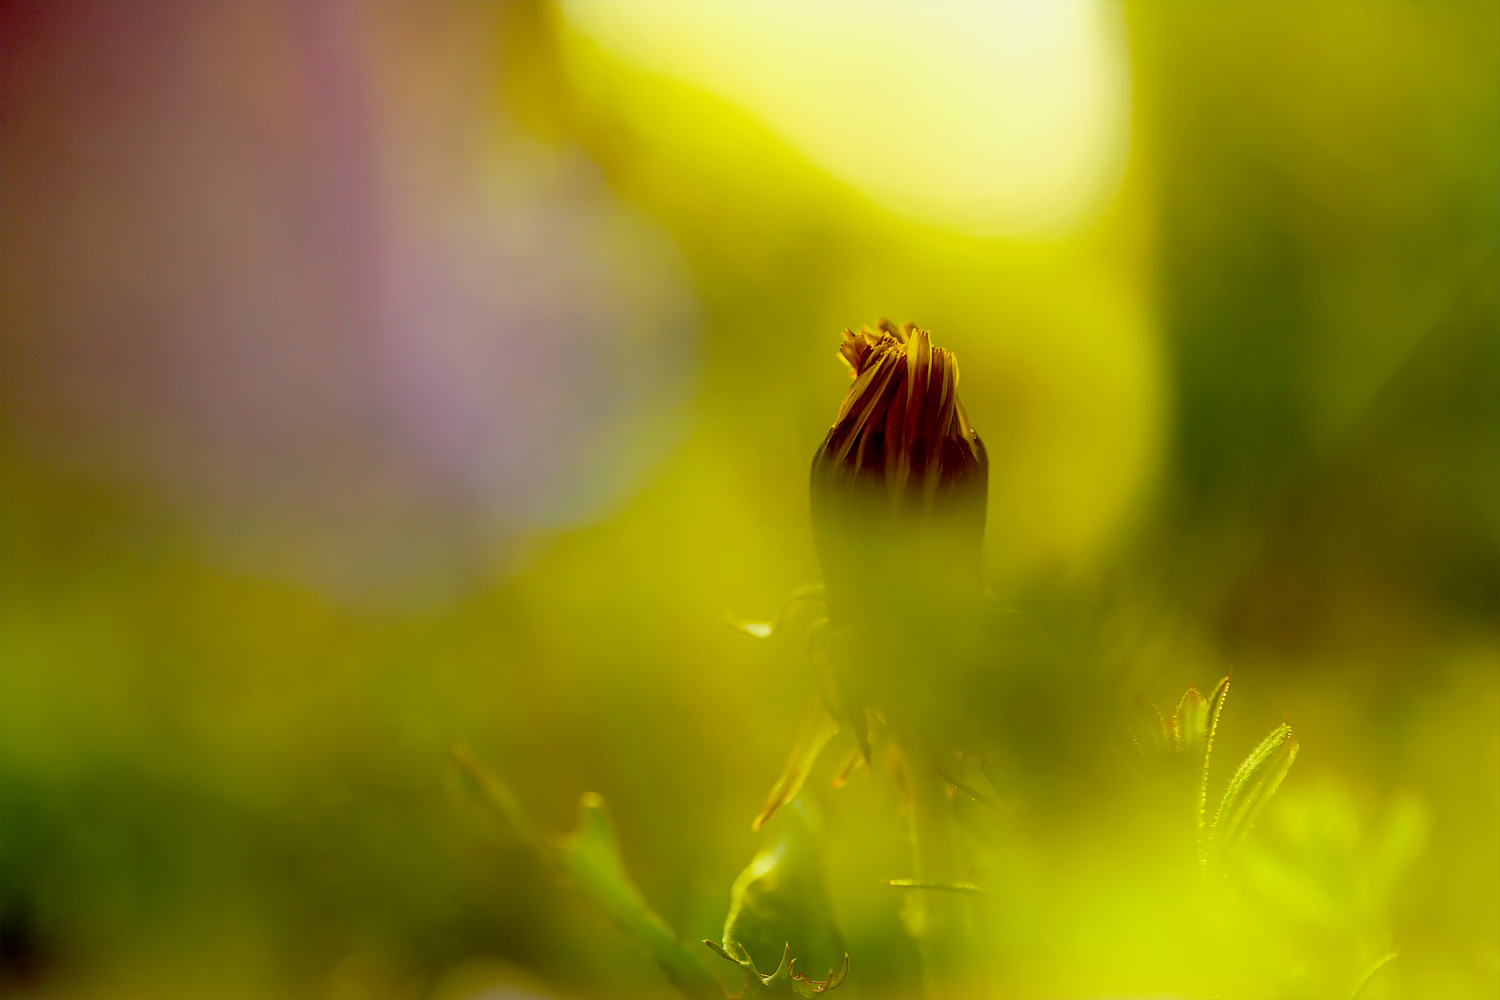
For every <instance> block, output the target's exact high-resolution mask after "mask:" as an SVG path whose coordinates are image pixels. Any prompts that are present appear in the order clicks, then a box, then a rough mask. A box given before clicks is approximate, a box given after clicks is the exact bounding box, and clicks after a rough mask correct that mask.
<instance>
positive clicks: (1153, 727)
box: [1135, 694, 1172, 757]
mask: <svg viewBox="0 0 1500 1000" xmlns="http://www.w3.org/2000/svg"><path fill="white" fill-rule="evenodd" d="M1171 734H1172V723H1171V721H1170V720H1169V719H1167V717H1166V716H1164V715H1162V714H1161V709H1159V708H1157V707H1156V702H1154V701H1152V700H1151V699H1150V698H1147V697H1145V696H1144V695H1139V694H1138V695H1136V696H1135V741H1136V747H1137V748H1138V749H1139V750H1140V751H1141V754H1142V755H1143V756H1146V757H1154V756H1156V755H1157V754H1160V753H1162V752H1164V751H1165V750H1166V749H1167V748H1168V747H1169V746H1171V745H1172V735H1171Z"/></svg>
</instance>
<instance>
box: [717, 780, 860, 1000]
mask: <svg viewBox="0 0 1500 1000" xmlns="http://www.w3.org/2000/svg"><path fill="white" fill-rule="evenodd" d="M776 829H777V836H776V838H775V839H774V840H773V841H772V842H771V843H770V844H769V845H767V846H766V847H765V848H764V849H762V850H761V851H760V852H759V853H757V854H756V855H755V858H754V859H753V860H752V861H751V862H750V864H749V865H747V866H746V867H745V869H744V871H742V872H740V874H739V877H738V878H736V879H735V881H734V886H733V887H732V888H731V889H730V893H729V915H728V916H727V917H726V918H725V920H724V936H723V943H722V945H720V944H715V943H714V942H712V941H705V942H704V944H706V945H708V947H710V948H711V949H713V951H714V952H715V953H716V954H718V955H720V956H721V957H723V958H726V959H728V960H729V961H731V962H734V963H735V965H737V966H739V968H740V970H741V972H742V973H743V974H744V976H745V983H746V993H745V995H746V996H792V995H795V996H803V997H806V996H813V995H816V994H818V993H823V992H826V991H828V990H831V989H834V988H836V987H838V986H839V985H840V984H841V983H842V982H843V981H844V978H845V976H847V975H848V972H849V956H848V954H847V953H844V951H843V938H842V935H840V934H839V932H838V928H837V926H836V924H835V922H834V919H833V910H832V906H831V904H830V902H829V898H828V888H827V877H826V875H825V873H824V871H823V863H822V858H821V852H820V847H819V843H818V839H817V836H816V832H815V829H814V826H813V823H812V821H811V818H810V816H809V811H808V807H807V806H805V805H803V804H802V803H801V802H794V803H793V804H792V807H791V808H789V809H787V810H784V811H783V812H781V813H780V815H779V819H778V823H777V824H776ZM840 954H842V955H843V960H842V964H841V965H840V966H839V967H838V968H837V969H835V968H834V964H835V962H836V961H837V959H838V956H839V955H840ZM757 955H758V956H760V962H761V964H763V965H766V966H770V965H771V963H772V962H775V963H776V964H775V966H774V968H773V971H772V972H770V973H762V972H760V971H759V969H760V965H758V964H757V962H756V956H757ZM798 961H802V962H803V963H804V964H807V963H812V964H814V966H815V967H816V966H817V965H818V964H826V965H827V966H828V970H829V971H828V977H827V978H826V979H822V980H817V979H809V978H807V977H805V976H802V975H799V974H798V972H797V968H796V963H797V962H798Z"/></svg>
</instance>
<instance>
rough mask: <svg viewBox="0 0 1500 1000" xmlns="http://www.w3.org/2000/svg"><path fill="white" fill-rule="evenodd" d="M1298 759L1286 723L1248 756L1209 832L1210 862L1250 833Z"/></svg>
mask: <svg viewBox="0 0 1500 1000" xmlns="http://www.w3.org/2000/svg"><path fill="white" fill-rule="evenodd" d="M1296 759H1297V740H1296V739H1295V738H1294V737H1293V736H1292V727H1291V726H1288V725H1286V724H1284V723H1283V724H1282V725H1280V726H1277V727H1276V728H1275V729H1273V730H1271V732H1270V734H1269V735H1268V736H1266V738H1265V739H1264V740H1262V741H1261V742H1260V745H1259V746H1258V747H1256V748H1255V749H1254V750H1253V751H1251V753H1250V756H1248V757H1246V758H1245V760H1244V762H1243V763H1242V764H1240V766H1239V769H1238V770H1236V771H1235V772H1234V777H1232V778H1230V779H1229V787H1228V788H1226V789H1225V790H1224V798H1223V800H1222V801H1221V802H1220V803H1219V811H1218V814H1217V815H1216V816H1215V817H1214V824H1213V828H1212V830H1210V831H1209V836H1208V844H1207V847H1206V854H1205V856H1206V858H1207V859H1208V860H1209V861H1210V862H1218V861H1222V860H1223V859H1224V857H1225V856H1226V855H1227V854H1228V853H1229V852H1230V851H1232V850H1233V849H1234V848H1235V847H1236V846H1237V845H1238V844H1239V842H1240V841H1241V840H1243V839H1244V837H1245V835H1246V834H1247V833H1249V832H1250V828H1251V827H1253V826H1254V825H1255V821H1256V820H1257V819H1259V818H1260V814H1261V813H1262V812H1263V811H1264V810H1265V808H1266V804H1267V803H1268V802H1270V801H1271V796H1273V795H1275V794H1276V789H1277V788H1280V787H1281V781H1282V779H1283V778H1285V777H1286V773H1287V771H1289V770H1290V769H1291V766H1292V761H1294V760H1296Z"/></svg>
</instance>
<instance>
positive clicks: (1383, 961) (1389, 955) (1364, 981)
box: [1349, 951, 1400, 1000]
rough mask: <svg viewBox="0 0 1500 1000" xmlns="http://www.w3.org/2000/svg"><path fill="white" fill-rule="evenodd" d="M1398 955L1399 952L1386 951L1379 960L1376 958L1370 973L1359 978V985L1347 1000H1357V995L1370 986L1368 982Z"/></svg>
mask: <svg viewBox="0 0 1500 1000" xmlns="http://www.w3.org/2000/svg"><path fill="white" fill-rule="evenodd" d="M1399 954H1400V952H1398V951H1388V952H1386V953H1385V954H1384V955H1382V956H1381V957H1380V958H1377V959H1376V960H1375V964H1374V965H1372V966H1370V971H1368V972H1366V973H1365V974H1364V975H1363V976H1362V977H1360V980H1359V985H1358V986H1356V987H1354V990H1353V991H1352V992H1351V993H1350V994H1349V1000H1358V997H1359V995H1360V994H1361V993H1363V992H1364V991H1365V987H1366V986H1369V985H1370V980H1372V979H1374V978H1375V975H1376V973H1378V972H1379V971H1380V970H1381V969H1383V968H1385V967H1386V966H1387V965H1390V964H1391V962H1392V961H1394V960H1395V958H1396V956H1397V955H1399Z"/></svg>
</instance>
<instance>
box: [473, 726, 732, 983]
mask: <svg viewBox="0 0 1500 1000" xmlns="http://www.w3.org/2000/svg"><path fill="white" fill-rule="evenodd" d="M452 754H453V758H454V760H456V761H457V762H458V763H459V765H460V767H461V773H462V774H463V776H464V778H465V780H466V782H467V784H468V785H469V787H470V789H471V790H473V791H474V792H476V793H477V794H478V795H479V797H480V798H481V800H482V801H483V802H484V803H485V804H486V805H487V806H489V807H490V811H491V812H493V813H494V814H495V815H496V816H498V817H499V819H500V821H501V822H502V823H504V824H505V826H506V828H507V829H509V830H510V832H511V833H512V834H513V835H515V836H516V837H517V838H518V839H520V840H521V841H523V842H524V843H526V844H528V845H529V846H530V847H532V848H533V849H534V850H535V851H536V852H537V856H538V857H539V858H541V860H542V863H543V864H545V865H547V866H548V867H549V868H552V869H553V870H554V871H556V872H557V873H559V874H560V875H562V876H563V877H564V878H566V879H567V880H568V881H569V882H571V883H572V884H573V886H574V887H576V888H577V889H578V890H579V891H580V892H582V893H583V894H584V895H585V896H587V897H588V898H589V899H590V900H592V901H593V903H594V905H596V906H598V907H599V909H601V910H603V911H604V914H605V916H607V917H609V919H610V921H611V922H613V923H614V925H615V926H616V927H618V928H619V929H620V930H621V931H622V932H623V933H624V934H625V936H626V937H628V938H630V940H631V941H633V942H635V944H636V945H637V946H638V947H640V948H641V949H642V950H643V951H645V952H646V954H647V955H649V956H650V957H651V958H652V960H654V961H655V962H656V964H657V966H658V967H660V969H661V970H662V972H664V973H666V976H667V978H668V979H670V980H671V981H672V983H673V985H675V986H676V987H677V988H678V989H679V990H681V991H682V993H683V994H684V995H685V996H688V997H721V996H722V995H723V990H721V989H720V987H719V984H718V981H717V980H715V979H714V977H713V976H712V975H710V974H709V972H708V970H707V968H706V967H705V966H704V964H703V962H702V961H701V960H700V959H699V957H698V953H697V952H696V951H692V950H689V949H688V948H687V946H686V945H684V944H683V943H682V942H681V941H679V940H678V938H677V935H676V934H674V933H673V932H672V929H671V928H670V927H668V926H667V924H666V922H665V921H664V920H662V918H661V917H659V916H658V915H657V914H656V911H654V910H652V909H651V907H650V905H649V904H647V902H646V900H645V899H644V898H643V897H642V896H641V893H640V890H639V889H637V888H636V886H635V883H634V882H632V881H631V880H630V875H629V873H628V872H626V871H625V863H624V861H623V860H622V859H621V857H620V849H619V846H618V845H617V843H616V840H615V832H614V823H613V822H612V821H611V819H610V816H609V809H608V806H606V804H605V802H604V799H603V798H602V797H601V796H599V795H596V794H594V793H592V792H589V793H587V794H585V795H584V796H583V798H582V799H581V800H580V801H579V809H578V825H577V827H576V828H575V829H574V830H573V832H572V833H571V834H569V835H568V836H566V837H564V838H562V839H561V840H560V841H557V840H553V839H552V838H549V837H547V836H546V835H544V834H543V833H542V832H541V831H540V830H539V829H538V828H537V826H536V824H534V823H533V822H532V821H531V817H530V816H529V815H527V813H526V811H525V809H523V808H522V806H521V804H520V801H519V800H518V799H517V798H516V797H515V794H514V793H512V792H511V790H510V788H509V787H507V786H506V784H505V783H504V782H503V781H501V780H500V779H499V778H498V777H496V776H495V775H494V774H492V773H490V772H489V771H488V770H486V769H485V767H484V766H483V765H482V764H480V763H479V761H478V760H477V759H476V758H475V756H474V754H473V753H472V752H471V751H470V750H469V749H468V748H467V747H464V746H461V745H460V746H455V747H453V749H452Z"/></svg>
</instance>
